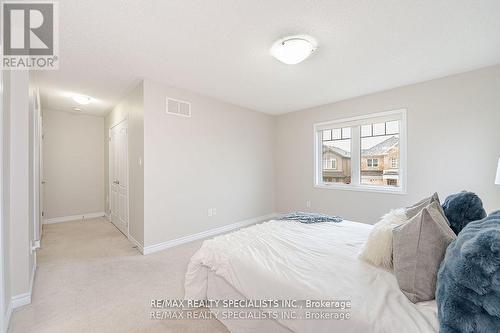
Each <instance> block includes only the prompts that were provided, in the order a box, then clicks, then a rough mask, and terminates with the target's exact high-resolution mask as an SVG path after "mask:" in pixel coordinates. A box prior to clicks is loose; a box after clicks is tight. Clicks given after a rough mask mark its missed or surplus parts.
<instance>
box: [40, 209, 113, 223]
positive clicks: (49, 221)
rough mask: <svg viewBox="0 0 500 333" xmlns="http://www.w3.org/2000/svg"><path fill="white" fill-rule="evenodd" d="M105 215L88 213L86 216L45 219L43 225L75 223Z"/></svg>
mask: <svg viewBox="0 0 500 333" xmlns="http://www.w3.org/2000/svg"><path fill="white" fill-rule="evenodd" d="M105 215H106V214H105V213H104V212H97V213H88V214H80V215H71V216H61V217H55V218H52V219H45V220H43V224H52V223H61V222H69V221H76V220H85V219H93V218H96V217H103V216H105Z"/></svg>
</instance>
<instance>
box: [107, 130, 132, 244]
mask: <svg viewBox="0 0 500 333" xmlns="http://www.w3.org/2000/svg"><path fill="white" fill-rule="evenodd" d="M109 210H110V218H111V222H112V223H113V224H114V225H115V226H116V227H117V228H118V230H120V231H121V232H122V233H123V234H124V235H125V236H127V237H128V235H129V225H128V121H127V120H123V121H122V122H120V123H118V124H117V125H115V126H113V127H112V128H110V130H109Z"/></svg>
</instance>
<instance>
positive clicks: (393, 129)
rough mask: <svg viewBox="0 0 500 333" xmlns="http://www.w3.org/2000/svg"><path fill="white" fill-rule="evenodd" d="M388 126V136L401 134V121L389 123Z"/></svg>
mask: <svg viewBox="0 0 500 333" xmlns="http://www.w3.org/2000/svg"><path fill="white" fill-rule="evenodd" d="M385 124H386V126H387V132H386V134H397V133H399V121H398V120H395V121H388V122H386V123H385Z"/></svg>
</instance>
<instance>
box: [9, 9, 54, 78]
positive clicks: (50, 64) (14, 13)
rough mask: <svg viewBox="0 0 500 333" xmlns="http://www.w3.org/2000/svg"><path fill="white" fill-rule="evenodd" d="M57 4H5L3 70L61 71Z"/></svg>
mask: <svg viewBox="0 0 500 333" xmlns="http://www.w3.org/2000/svg"><path fill="white" fill-rule="evenodd" d="M57 5H58V4H57V3H55V2H52V1H50V2H49V1H39V2H30V3H27V2H22V3H21V2H10V1H8V2H3V3H2V66H1V67H2V68H3V69H45V70H51V69H57V68H58V43H57V42H58V37H59V36H58V20H57V19H58V16H57V14H58V12H57Z"/></svg>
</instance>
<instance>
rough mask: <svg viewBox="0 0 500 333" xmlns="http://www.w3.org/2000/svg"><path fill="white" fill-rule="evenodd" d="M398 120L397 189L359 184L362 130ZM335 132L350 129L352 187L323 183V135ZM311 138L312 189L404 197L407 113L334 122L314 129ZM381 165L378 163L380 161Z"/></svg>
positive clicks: (401, 111)
mask: <svg viewBox="0 0 500 333" xmlns="http://www.w3.org/2000/svg"><path fill="white" fill-rule="evenodd" d="M394 120H399V148H400V149H399V163H398V164H399V165H398V169H399V177H400V180H401V185H400V186H397V187H396V186H383V185H369V184H361V149H360V147H361V126H362V125H367V124H372V123H378V122H387V121H394ZM332 127H335V128H343V127H351V184H341V183H325V182H323V177H322V174H323V156H322V151H323V146H322V145H323V141H322V131H324V130H327V129H331V128H332ZM313 138H314V182H313V186H314V187H315V188H321V189H332V190H350V191H364V192H379V193H393V194H406V184H407V154H408V150H407V126H406V109H399V110H392V111H386V112H378V113H371V114H366V115H362V116H357V117H351V118H344V119H336V120H331V121H326V122H321V123H316V124H314V125H313ZM379 162H380V161H379Z"/></svg>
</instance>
